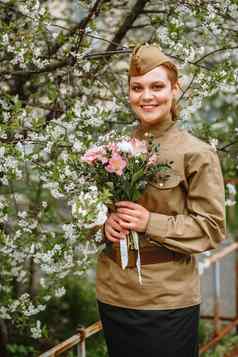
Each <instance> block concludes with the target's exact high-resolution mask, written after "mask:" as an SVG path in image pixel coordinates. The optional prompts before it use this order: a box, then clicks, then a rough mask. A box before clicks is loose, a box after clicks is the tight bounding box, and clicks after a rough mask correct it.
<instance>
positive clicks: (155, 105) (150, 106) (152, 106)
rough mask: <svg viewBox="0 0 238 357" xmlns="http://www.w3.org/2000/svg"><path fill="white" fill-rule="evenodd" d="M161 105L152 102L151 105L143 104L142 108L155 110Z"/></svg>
mask: <svg viewBox="0 0 238 357" xmlns="http://www.w3.org/2000/svg"><path fill="white" fill-rule="evenodd" d="M158 107H159V106H158V105H157V104H154V105H153V104H150V105H141V108H142V109H143V110H145V111H147V110H148V111H150V110H154V109H156V108H158Z"/></svg>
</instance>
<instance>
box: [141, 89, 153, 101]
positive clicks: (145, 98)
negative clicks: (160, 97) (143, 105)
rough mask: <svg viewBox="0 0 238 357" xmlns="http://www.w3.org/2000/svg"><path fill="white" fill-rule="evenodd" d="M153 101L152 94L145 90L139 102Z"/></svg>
mask: <svg viewBox="0 0 238 357" xmlns="http://www.w3.org/2000/svg"><path fill="white" fill-rule="evenodd" d="M152 99H153V93H152V92H151V90H150V89H147V88H145V89H144V91H143V92H142V93H141V100H143V101H145V102H149V101H150V100H152Z"/></svg>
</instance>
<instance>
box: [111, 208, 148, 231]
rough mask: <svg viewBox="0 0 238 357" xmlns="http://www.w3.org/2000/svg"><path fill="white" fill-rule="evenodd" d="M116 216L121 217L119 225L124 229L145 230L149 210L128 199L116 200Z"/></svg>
mask: <svg viewBox="0 0 238 357" xmlns="http://www.w3.org/2000/svg"><path fill="white" fill-rule="evenodd" d="M116 207H117V212H116V213H117V216H118V217H119V218H120V219H121V221H120V225H121V226H122V227H123V228H125V229H130V230H132V231H136V232H145V230H146V227H147V224H148V221H149V216H150V212H149V211H148V210H147V209H146V208H144V207H143V206H141V205H138V204H137V203H134V202H130V201H120V202H116Z"/></svg>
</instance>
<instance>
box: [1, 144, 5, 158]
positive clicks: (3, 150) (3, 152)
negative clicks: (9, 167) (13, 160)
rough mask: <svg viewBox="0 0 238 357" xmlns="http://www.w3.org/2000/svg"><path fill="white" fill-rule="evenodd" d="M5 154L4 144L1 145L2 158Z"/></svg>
mask: <svg viewBox="0 0 238 357" xmlns="http://www.w3.org/2000/svg"><path fill="white" fill-rule="evenodd" d="M4 154H5V147H4V146H2V147H0V158H2V157H4Z"/></svg>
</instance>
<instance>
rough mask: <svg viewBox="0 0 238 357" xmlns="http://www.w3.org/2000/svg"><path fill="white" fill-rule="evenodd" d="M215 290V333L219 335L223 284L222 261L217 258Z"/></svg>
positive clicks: (214, 279) (214, 266)
mask: <svg viewBox="0 0 238 357" xmlns="http://www.w3.org/2000/svg"><path fill="white" fill-rule="evenodd" d="M212 268H213V291H214V335H215V336H217V335H218V334H219V331H220V299H221V284H220V278H221V274H220V261H219V260H217V261H216V262H215V263H214V264H213V267H212Z"/></svg>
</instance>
